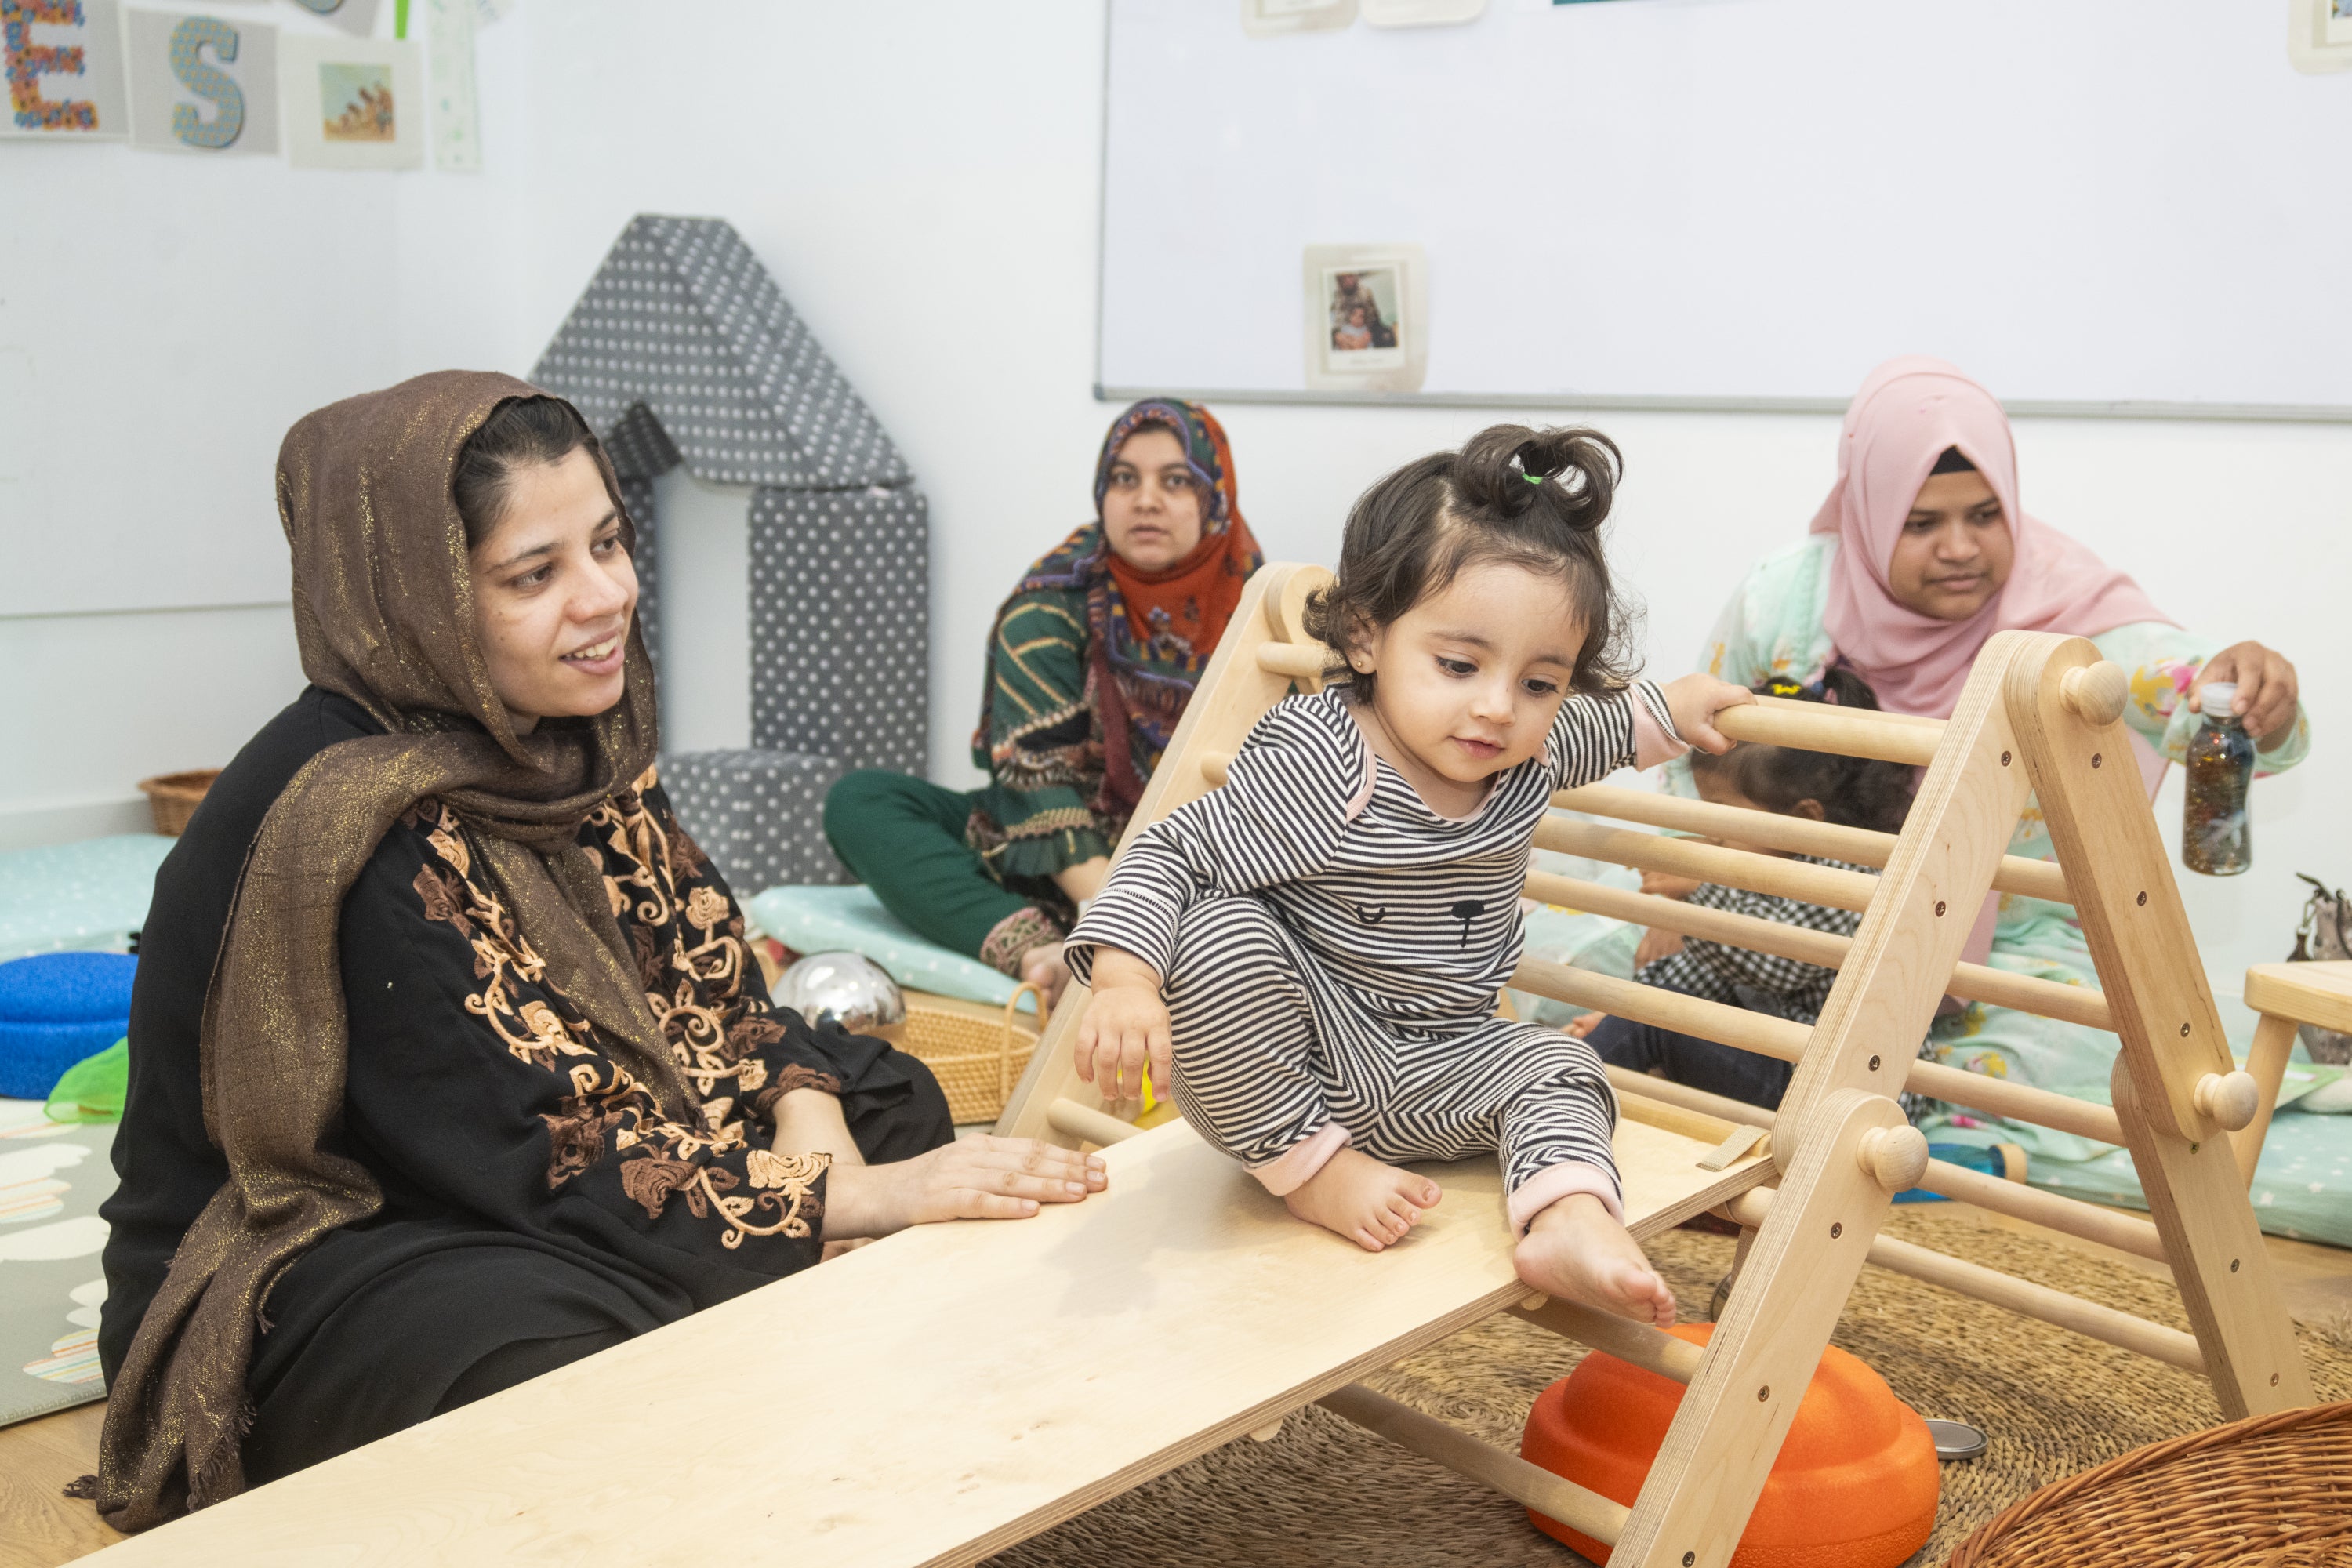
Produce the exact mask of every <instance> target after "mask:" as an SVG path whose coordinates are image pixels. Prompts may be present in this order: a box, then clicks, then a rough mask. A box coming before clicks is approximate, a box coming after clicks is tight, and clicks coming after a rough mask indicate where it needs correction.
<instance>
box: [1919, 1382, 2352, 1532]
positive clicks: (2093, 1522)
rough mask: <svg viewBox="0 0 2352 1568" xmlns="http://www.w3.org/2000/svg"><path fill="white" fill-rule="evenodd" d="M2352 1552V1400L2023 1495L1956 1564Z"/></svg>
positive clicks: (2196, 1436)
mask: <svg viewBox="0 0 2352 1568" xmlns="http://www.w3.org/2000/svg"><path fill="white" fill-rule="evenodd" d="M2150 1563H2161V1564H2163V1565H2164V1568H2257V1565H2259V1568H2320V1565H2321V1564H2341V1563H2352V1401H2347V1402H2346V1403H2344V1404H2341V1405H2315V1406H2313V1407H2311V1408H2309V1409H2305V1410H2284V1411H2281V1412H2279V1413H2278V1414H2277V1415H2254V1416H2249V1417H2248V1418H2247V1419H2245V1420H2243V1421H2233V1422H2231V1423H2230V1424H2229V1425H2228V1426H2215V1427H2212V1428H2210V1429H2209V1430H2207V1431H2203V1432H2196V1433H2191V1434H2190V1435H2189V1436H2186V1437H2175V1438H2173V1439H2172V1440H2171V1441H2170V1442H2168V1443H2154V1444H2151V1445H2149V1446H2148V1447H2145V1448H2140V1449H2137V1450H2135V1451H2134V1452H2132V1453H2128V1454H2126V1455H2125V1456H2124V1457H2123V1458H2120V1459H2110V1460H2109V1461H2107V1462H2106V1463H2105V1464H2104V1465H2101V1466H2099V1467H2098V1468H2096V1469H2092V1470H2084V1472H2083V1473H2082V1474H2081V1475H2079V1476H2074V1477H2072V1478H2070V1479H2066V1480H2063V1481H2059V1482H2056V1483H2054V1484H2053V1485H2051V1486H2046V1487H2043V1488H2042V1489H2041V1490H2040V1491H2038V1492H2035V1493H2033V1494H2032V1496H2030V1497H2027V1498H2025V1499H2023V1500H2021V1501H2018V1502H2015V1503H2012V1504H2011V1505H2010V1506H2009V1508H2008V1509H2007V1510H2004V1511H2003V1512H2001V1513H2000V1514H1999V1515H1998V1516H1996V1517H1995V1518H1994V1519H1993V1521H1992V1522H1990V1524H1987V1525H1986V1526H1985V1527H1984V1528H1983V1529H1981V1530H1979V1531H1977V1532H1976V1533H1975V1534H1974V1535H1971V1536H1969V1538H1968V1539H1967V1540H1966V1541H1964V1542H1960V1549H1959V1550H1958V1552H1953V1553H1952V1555H1951V1556H1950V1557H1949V1558H1948V1560H1947V1561H1946V1563H1945V1565H1944V1568H2141V1565H2143V1564H2150Z"/></svg>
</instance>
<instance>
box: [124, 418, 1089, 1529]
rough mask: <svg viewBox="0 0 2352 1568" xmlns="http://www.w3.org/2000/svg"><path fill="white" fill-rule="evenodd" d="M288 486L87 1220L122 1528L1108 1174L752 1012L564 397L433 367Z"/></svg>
mask: <svg viewBox="0 0 2352 1568" xmlns="http://www.w3.org/2000/svg"><path fill="white" fill-rule="evenodd" d="M278 512H279V517H280V520H281V521H282V522H283V523H284V525H285V529H286V535H287V539H288V542H289V544H290V545H291V546H292V550H293V557H294V620H295V631H296V636H297V638H298V641H299V646H300V649H301V655H302V666H303V670H304V672H305V673H306V674H307V675H308V676H309V677H310V688H309V689H307V690H305V691H304V692H303V693H302V694H301V696H300V697H299V698H298V699H296V700H295V702H294V703H293V705H292V706H291V707H289V708H288V709H287V710H285V711H284V712H283V713H281V714H279V715H278V718H277V719H275V720H273V721H271V722H270V723H269V724H268V726H267V727H266V728H264V729H263V730H262V731H261V732H260V733H259V734H258V735H257V736H256V737H255V738H254V740H253V741H252V742H250V743H249V744H247V746H246V748H245V749H244V751H243V752H240V753H239V754H238V756H237V758H236V761H235V762H234V763H231V765H230V766H229V768H228V769H227V771H226V772H225V773H223V774H222V775H221V777H220V779H219V781H218V782H217V783H216V784H215V785H214V787H213V790H212V792H211V794H210V795H207V796H206V798H205V803H204V805H203V807H202V808H201V809H200V810H199V811H198V812H197V813H196V816H195V818H194V821H193V822H191V823H190V825H189V827H188V831H187V833H186V835H185V836H184V837H182V839H181V840H180V842H179V844H178V845H177V846H176V847H174V848H173V852H172V855H171V857H170V858H168V859H167V860H166V861H165V862H164V864H163V868H162V870H161V871H160V872H159V874H158V876H157V878H156V890H155V901H154V905H153V907H152V910H151V911H150V913H149V915H148V919H147V922H146V925H145V928H144V933H143V937H142V952H141V962H140V966H139V978H138V982H137V987H136V990H135V992H134V994H133V997H132V1003H131V1087H130V1098H129V1102H128V1104H127V1106H126V1107H125V1110H124V1114H123V1125H122V1129H121V1136H120V1137H119V1138H118V1139H117V1141H116V1148H117V1162H118V1164H119V1167H120V1170H121V1186H120V1188H119V1189H118V1190H117V1192H116V1194H115V1195H114V1196H113V1197H112V1198H111V1199H110V1200H109V1202H108V1204H107V1205H106V1207H105V1210H104V1213H105V1217H106V1219H107V1221H108V1223H109V1224H110V1226H111V1234H110V1239H109V1241H108V1244H107V1249H106V1272H107V1281H108V1295H107V1300H106V1305H105V1308H104V1313H103V1318H102V1321H101V1325H100V1339H99V1349H100V1357H101V1359H102V1361H103V1363H104V1365H105V1370H106V1373H107V1381H108V1384H109V1385H110V1401H109V1405H108V1409H107V1420H106V1429H105V1436H104V1439H103V1442H102V1446H101V1450H100V1477H99V1492H98V1501H99V1505H100V1510H102V1511H103V1512H104V1513H105V1515H106V1517H107V1519H108V1521H110V1523H112V1524H114V1525H115V1526H116V1527H117V1528H119V1529H123V1530H141V1529H145V1528H147V1527H149V1526H151V1525H154V1524H158V1523H161V1522H163V1521H165V1520H167V1519H170V1518H172V1517H173V1515H175V1514H178V1513H180V1512H182V1511H184V1510H188V1509H194V1508H201V1507H204V1506H205V1505H206V1504H207V1503H211V1502H215V1501H218V1500H221V1499H223V1498H226V1497H229V1496H233V1495H234V1494H236V1492H238V1491H240V1490H242V1489H244V1488H245V1487H246V1486H247V1484H248V1483H249V1482H253V1481H260V1480H268V1479H272V1478H273V1477H276V1476H278V1475H283V1474H285V1473H287V1472H289V1471H290V1470H294V1469H298V1468H301V1467H303V1466H305V1465H309V1464H311V1463H315V1462H316V1461H318V1460H320V1459H322V1458H329V1457H331V1455H334V1454H337V1453H340V1452H342V1451H343V1450H344V1449H347V1448H350V1447H356V1446H357V1445H359V1444H361V1443H364V1442H367V1441H370V1440H372V1439H373V1438H375V1437H378V1436H383V1435H384V1434H386V1433H389V1432H393V1431H396V1430H398V1429H400V1428H401V1427H404V1426H409V1425H412V1424H413V1423H415V1422H417V1421H421V1420H424V1419H425V1417H427V1416H429V1415H435V1414H437V1413H439V1412H440V1411H443V1410H447V1409H450V1408H452V1407H454V1406H456V1405H462V1404H465V1403H467V1402H468V1401H470V1400H473V1399H477V1398H479V1397H482V1396H483V1395H485V1394H492V1393H495V1392H497V1391H498V1390H499V1389H501V1388H504V1387H507V1386H509V1385H510V1384H514V1383H518V1382H520V1381H521V1380H522V1379H524V1378H527V1377H530V1376H532V1375H535V1374H536V1373H540V1372H542V1371H546V1370H548V1369H550V1368H552V1367H555V1366H560V1365H562V1364H563V1363H567V1362H571V1361H573V1360H577V1359H578V1358H580V1357H582V1356H583V1355H587V1354H590V1353H592V1352H595V1351H597V1350H600V1349H603V1348H604V1347H606V1346H609V1345H612V1344H614V1343H617V1342H620V1341H622V1340H625V1339H627V1338H629V1337H630V1336H632V1335H634V1334H637V1333H641V1332H643V1331H646V1330H647V1329H651V1328H655V1327H657V1326H659V1325H660V1324H663V1323H666V1322H669V1321H674V1320H676V1319H677V1318H680V1317H683V1316H685V1315H686V1314H688V1313H689V1312H692V1311H695V1310H698V1309H700V1308H702V1307H706V1306H709V1305H711V1304H712V1303H714V1302H717V1301H720V1300H726V1299H727V1298H728V1297H730V1296H733V1295H736V1294H739V1293H740V1292H741V1291H744V1290H748V1289H752V1288H753V1287H755V1286H758V1285H761V1284H764V1283H766V1282H768V1281H769V1280H772V1279H776V1278H778V1277H780V1276H782V1275H784V1274H789V1273H791V1272H793V1270H795V1269H798V1268H805V1267H807V1266H809V1265H810V1264H813V1263H814V1262H816V1261H817V1260H818V1258H819V1257H820V1256H821V1249H822V1248H823V1247H824V1245H825V1243H826V1242H827V1241H828V1240H837V1239H846V1238H852V1237H864V1236H872V1235H879V1234H882V1233H883V1232H886V1231H888V1230H893V1229H897V1228H898V1227H900V1226H905V1225H908V1224H913V1223H918V1222H920V1221H924V1220H929V1219H939V1218H945V1217H950V1215H1002V1216H1006V1217H1011V1216H1015V1215H1021V1214H1024V1213H1034V1211H1035V1207H1036V1202H1037V1201H1038V1200H1039V1199H1041V1198H1042V1199H1045V1200H1047V1201H1053V1200H1055V1199H1061V1198H1063V1197H1064V1195H1065V1189H1063V1188H1062V1187H1061V1186H1060V1185H1059V1181H1060V1180H1067V1179H1071V1178H1074V1177H1076V1176H1077V1175H1078V1174H1079V1173H1082V1172H1086V1173H1087V1174H1088V1176H1089V1177H1090V1184H1091V1185H1094V1186H1099V1185H1100V1177H1099V1173H1098V1172H1088V1171H1087V1167H1086V1166H1085V1165H1084V1164H1083V1163H1081V1162H1080V1161H1079V1158H1078V1156H1076V1155H1071V1154H1066V1153H1064V1152H1061V1151H1052V1152H1050V1154H1048V1155H1045V1156H1044V1158H1045V1163H1047V1164H1048V1165H1050V1166H1051V1167H1052V1168H1051V1169H1048V1170H1045V1171H1044V1172H1042V1174H1043V1175H1044V1176H1045V1177H1049V1178H1055V1180H1053V1181H1040V1180H1037V1179H1035V1178H1033V1177H1031V1176H1028V1175H1024V1174H1022V1173H1020V1171H1019V1169H1018V1167H1019V1166H1020V1164H1021V1163H1022V1159H1023V1157H1024V1155H1027V1154H1028V1153H1029V1152H1030V1146H1029V1145H1027V1144H1026V1143H1019V1144H1016V1143H1013V1142H1010V1141H1001V1140H994V1139H990V1140H984V1141H983V1140H967V1141H965V1142H962V1143H955V1142H951V1133H952V1130H951V1129H950V1126H949V1125H948V1118H947V1108H946V1103H945V1101H944V1100H943V1098H942V1097H941V1095H940V1090H939V1088H938V1086H937V1085H936V1084H935V1083H934V1082H933V1081H932V1080H931V1078H930V1076H929V1073H928V1072H927V1071H926V1070H925V1069H924V1068H923V1067H922V1066H921V1064H919V1063H918V1062H915V1061H913V1060H911V1059H910V1058H906V1057H903V1056H901V1055H899V1054H898V1053H897V1052H895V1051H893V1050H892V1049H891V1048H890V1047H888V1046H887V1045H886V1044H884V1043H883V1042H881V1041H879V1040H872V1039H863V1038H859V1037H854V1036H851V1035H847V1034H844V1033H843V1032H841V1031H840V1030H839V1029H838V1028H827V1029H824V1030H818V1029H812V1028H810V1027H809V1026H807V1025H806V1024H805V1023H803V1021H802V1020H801V1019H800V1018H799V1017H798V1016H794V1015H793V1014H791V1013H786V1012H781V1011H778V1010H776V1009H774V1008H772V1006H771V1005H769V1001H768V996H767V990H766V986H765V984H763V982H762V980H761V973H760V971H759V968H758V966H757V965H756V963H753V962H751V958H750V955H749V953H748V952H747V951H746V948H745V944H744V941H743V917H742V914H741V912H740V910H738V909H737V908H736V906H735V901H734V900H733V898H732V897H731V896H730V893H729V892H728V890H727V887H726V884H725V883H724V882H723V881H722V880H720V879H719V875H718V873H717V871H716V870H715V869H714V868H712V867H711V865H710V863H709V860H708V858H705V857H704V856H703V854H702V853H701V851H700V850H699V849H698V848H697V847H695V844H694V842H693V840H692V839H691V838H689V837H688V836H687V835H686V834H685V832H684V831H683V830H681V829H680V828H679V826H678V825H677V820H676V819H675V818H674V817H673V816H672V815H671V813H670V808H669V804H668V801H667V797H666V796H665V795H664V794H663V791H662V788H661V785H660V784H659V782H658V780H657V779H656V776H655V773H654V769H653V766H652V763H653V758H654V752H655V710H654V687H653V677H652V671H651V669H650V668H649V666H648V665H647V663H646V654H645V648H644V646H643V644H642V642H641V641H640V640H639V638H638V637H637V634H636V630H635V625H634V619H635V605H636V578H635V573H634V571H633V570H632V568H631V566H630V563H629V553H628V552H629V548H630V543H631V539H632V534H631V530H630V526H629V521H628V518H627V516H626V515H625V512H624V511H623V510H622V508H621V504H620V500H619V495H618V487H617V486H616V485H615V484H614V479H613V473H612V468H611V466H610V465H609V464H608V463H607V462H606V461H605V459H604V452H603V450H602V448H601V447H599V446H598V444H597V443H596V441H595V439H594V437H593V436H592V435H591V434H590V433H589V431H588V428H587V426H586V425H585V424H584V423H583V422H582V420H581V418H580V416H579V414H578V413H577V411H575V410H574V409H573V408H572V405H570V404H568V403H564V402H562V400H560V399H556V398H551V397H546V396H543V395H540V394H539V393H537V392H536V390H535V389H533V388H532V387H530V386H528V385H526V384H523V383H520V382H518V381H514V380H511V379H509V378H508V377H505V376H499V375H488V374H472V373H466V372H447V373H444V374H436V375H428V376H422V377H419V378H418V379H416V380H415V381H410V382H406V383H404V384H401V385H399V386H395V387H393V388H391V389H390V390H388V391H384V392H379V393H373V394H370V395H365V396H362V397H355V398H352V399H349V400H347V401H345V402H342V403H338V404H335V405H331V406H330V407H327V408H322V409H320V410H319V411H318V412H317V413H314V414H312V415H310V416H308V417H306V418H305V419H303V420H302V421H301V422H300V423H299V424H298V425H296V426H295V427H294V428H293V430H292V431H291V432H290V433H289V435H288V436H287V438H286V443H285V446H284V447H283V449H282V451H281V452H280V454H279V458H278ZM967 1149H971V1150H973V1151H974V1152H971V1153H966V1152H964V1151H965V1150H967ZM867 1161H872V1162H874V1163H873V1164H871V1165H868V1164H867V1163H866V1162H867Z"/></svg>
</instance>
